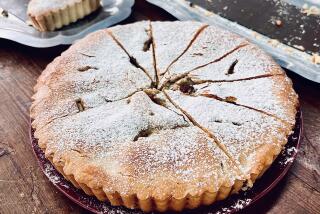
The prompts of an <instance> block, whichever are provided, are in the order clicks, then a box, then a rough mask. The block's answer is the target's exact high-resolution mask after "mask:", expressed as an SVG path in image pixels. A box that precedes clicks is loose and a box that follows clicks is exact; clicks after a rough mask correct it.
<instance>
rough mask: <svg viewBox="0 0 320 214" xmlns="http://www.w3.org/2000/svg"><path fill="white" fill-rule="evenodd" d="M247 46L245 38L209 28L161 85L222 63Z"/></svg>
mask: <svg viewBox="0 0 320 214" xmlns="http://www.w3.org/2000/svg"><path fill="white" fill-rule="evenodd" d="M221 44H223V45H221ZM246 45H248V42H247V41H246V40H245V39H244V38H242V37H239V36H237V35H235V34H232V33H230V32H228V31H225V30H222V29H221V28H218V27H216V26H209V27H207V28H205V29H204V30H203V31H202V32H201V33H200V34H199V36H198V37H197V38H196V39H195V40H194V42H193V43H192V45H191V46H190V48H189V49H188V50H187V51H186V52H185V53H184V54H183V55H182V56H181V57H180V58H179V60H177V61H176V62H174V63H173V64H172V65H171V66H170V67H169V68H168V70H167V72H166V74H165V75H164V78H163V80H162V81H161V83H160V84H164V83H165V82H166V81H167V80H168V79H170V78H172V77H173V76H177V75H181V74H184V73H186V72H190V71H192V70H194V69H197V68H198V67H202V66H205V65H207V64H209V63H214V62H216V61H220V60H222V59H223V58H225V57H227V56H228V55H230V54H232V53H233V52H236V51H237V50H239V49H241V48H243V47H245V46H246Z"/></svg>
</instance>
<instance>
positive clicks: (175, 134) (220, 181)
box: [31, 22, 296, 211]
mask: <svg viewBox="0 0 320 214" xmlns="http://www.w3.org/2000/svg"><path fill="white" fill-rule="evenodd" d="M136 25H137V26H136ZM150 26H151V28H150V29H151V31H150V32H146V29H148V28H147V27H149V23H148V22H142V23H137V24H134V25H132V26H131V25H126V26H123V27H116V28H112V29H109V30H107V31H99V32H96V33H93V34H92V35H90V36H88V37H86V38H85V39H83V40H81V41H79V42H78V43H76V44H75V45H73V46H72V47H71V48H70V49H69V50H67V51H66V52H65V53H63V54H62V56H61V57H59V58H57V59H56V60H55V61H54V62H53V63H52V64H50V65H49V66H48V68H47V69H46V70H45V71H44V73H43V75H41V77H40V78H39V80H38V84H37V85H36V87H35V90H36V94H35V96H34V99H35V101H34V103H33V106H32V109H31V116H32V117H33V118H34V122H33V127H34V128H36V131H35V136H36V138H38V139H39V141H38V142H39V146H40V147H41V148H42V149H44V150H45V154H46V157H48V158H49V159H50V160H52V161H53V164H54V165H55V166H56V167H58V168H59V170H60V171H62V172H63V173H64V174H65V175H67V176H71V181H73V180H72V179H73V178H74V180H75V181H73V182H76V183H77V184H79V185H80V186H81V187H82V188H83V189H84V190H85V191H86V192H87V194H90V191H94V190H95V191H100V193H101V194H107V197H108V198H106V196H101V195H99V196H97V197H98V198H101V197H102V199H103V200H110V202H111V203H112V204H113V205H125V206H126V207H128V208H134V207H136V206H137V204H139V205H140V202H142V201H139V202H138V203H129V202H128V201H126V200H127V199H126V198H127V197H129V196H130V197H135V195H137V196H138V199H139V200H140V199H143V200H148V198H150V197H152V198H153V199H154V200H155V202H151V201H148V206H151V204H152V203H157V202H158V201H159V200H160V201H161V203H163V202H162V201H171V202H165V204H164V208H159V207H158V206H157V207H156V209H157V210H159V211H160V210H162V211H164V210H167V209H175V210H181V209H182V208H184V205H183V206H182V207H178V206H175V205H170V206H169V205H168V204H166V203H175V202H174V201H175V200H180V199H181V200H186V199H187V198H186V197H189V196H192V197H195V198H201V197H202V196H203V194H204V193H205V192H206V194H207V193H208V192H209V193H210V196H209V197H210V201H209V202H206V203H204V204H207V203H212V202H213V201H214V200H215V199H217V200H219V199H224V198H226V197H227V196H228V195H229V194H230V193H235V192H237V191H238V190H239V189H240V188H241V186H242V185H243V182H245V181H246V180H248V183H249V184H251V183H252V182H253V181H254V179H255V177H252V175H256V176H257V175H260V173H261V172H262V171H263V170H264V169H265V166H268V165H269V164H271V162H272V160H273V158H274V157H275V156H276V155H277V154H278V153H279V152H280V150H281V147H282V146H283V145H284V144H285V143H286V142H287V137H288V135H289V133H290V131H291V128H292V127H291V126H290V125H288V124H287V123H284V122H283V121H280V120H279V119H276V118H275V117H274V116H270V115H266V114H263V113H261V112H258V111H256V110H253V109H250V108H249V107H242V106H237V105H235V104H231V103H226V102H223V101H218V100H216V99H214V97H213V98H207V97H203V96H201V94H197V93H194V92H193V89H194V88H193V87H196V89H197V87H198V86H192V85H193V84H199V82H200V83H201V81H204V82H214V80H213V77H212V76H211V77H210V79H209V80H207V79H201V78H200V79H197V80H195V78H194V76H193V75H191V72H196V71H199V70H200V69H201V68H204V67H206V66H207V65H206V64H207V63H209V64H208V66H211V65H213V64H215V63H219V62H221V61H223V60H225V59H227V58H228V57H229V56H232V55H233V54H235V55H236V54H238V55H236V56H240V58H241V57H243V58H241V59H239V60H238V59H237V61H236V63H234V62H232V63H233V65H231V67H232V72H229V70H230V68H229V69H228V75H231V74H233V73H234V72H237V73H240V72H239V71H238V70H237V68H238V67H239V68H240V71H246V70H247V69H246V68H250V69H249V73H250V75H251V74H252V73H254V72H255V71H256V70H255V69H256V68H259V66H260V67H261V68H263V69H262V70H263V71H262V72H270V73H269V74H270V75H269V76H272V75H273V73H272V72H275V73H276V72H277V71H279V73H280V74H281V75H282V74H283V73H282V71H281V70H280V68H279V67H277V66H276V65H275V66H274V69H272V68H270V67H267V68H265V67H263V66H261V64H263V63H265V64H266V65H271V67H272V65H273V61H272V60H270V59H269V58H268V57H265V55H262V59H260V62H259V63H260V64H259V63H257V64H258V66H256V67H255V66H254V64H255V63H253V65H251V64H250V63H248V64H249V65H247V64H246V60H248V59H251V58H254V57H251V56H250V53H251V51H252V54H253V55H254V54H256V55H259V53H260V52H259V51H256V50H255V47H253V46H251V49H248V50H247V52H244V53H245V54H240V53H239V52H240V51H241V50H242V49H244V50H246V49H245V48H247V47H250V45H248V44H247V42H246V41H245V40H244V39H241V38H239V37H237V36H235V35H233V34H230V33H227V32H224V31H222V30H221V29H218V28H215V27H208V28H205V27H204V26H206V25H203V24H200V23H197V22H173V23H169V22H164V23H160V22H156V23H151V25H150ZM160 27H162V28H161V29H160ZM122 28H123V29H124V30H123V32H122ZM155 28H157V29H155ZM150 29H149V30H150ZM192 29H193V30H192ZM207 29H209V30H208V31H206V30H207ZM110 32H111V33H110ZM129 32H137V35H139V34H143V35H145V37H143V38H142V37H140V36H137V38H134V37H133V40H132V41H130V40H129V36H128V33H129ZM182 32H184V33H187V34H186V35H191V36H190V38H189V37H188V36H186V35H184V36H183V35H182ZM190 32H191V33H190ZM148 34H150V35H152V37H151V39H152V42H150V41H149V40H148V39H150V35H148ZM215 34H218V36H219V35H220V37H216V36H217V35H215ZM180 37H184V40H179V38H180ZM139 39H142V40H139ZM146 39H147V40H146ZM178 40H179V41H178ZM145 42H147V49H149V51H151V52H149V53H145V50H146V49H145V47H146V46H145ZM220 44H225V45H224V46H221V45H220ZM154 45H155V46H154ZM185 45H186V47H184V46H185ZM178 46H179V48H180V49H179V48H177V47H178ZM140 48H143V49H142V50H141V49H140ZM199 48H200V49H201V50H204V51H203V52H201V53H200V54H199V53H196V52H197V51H198V50H199ZM152 50H155V59H156V63H155V64H156V65H158V63H157V60H160V61H161V60H166V62H168V63H169V65H170V64H171V63H173V64H172V65H173V66H172V67H170V69H171V68H175V66H176V65H178V64H179V63H180V66H179V67H177V68H179V69H180V67H181V69H180V70H179V69H177V73H171V70H169V71H168V72H167V73H165V77H164V78H163V79H164V80H167V79H170V78H171V77H172V78H175V77H176V75H180V74H183V75H184V74H187V75H189V76H188V77H189V78H190V81H189V83H188V84H191V85H188V84H187V85H184V86H183V85H180V84H182V82H176V81H172V82H168V83H169V85H168V87H167V86H166V87H164V88H163V87H161V86H160V87H159V85H157V83H158V82H157V81H155V82H153V84H152V83H151V79H152V78H150V73H146V71H147V69H146V67H144V66H146V64H145V63H148V60H149V63H150V64H149V65H148V66H151V65H153V63H154V61H153V53H152ZM157 50H161V51H159V52H157ZM147 51H148V50H147ZM147 51H146V52H147ZM143 54H146V55H145V56H143ZM190 54H191V55H194V56H195V59H197V60H196V61H194V58H193V57H191V56H190ZM243 55H244V56H243ZM246 55H248V56H250V57H251V58H250V57H247V56H246ZM169 58H170V60H172V61H171V62H170V60H168V59H169ZM171 58H172V59H171ZM240 61H241V63H240ZM181 63H182V64H181ZM197 63H198V64H197ZM195 64H196V65H195ZM194 65H195V66H196V67H194V68H196V69H194V68H193V67H192V66H194ZM243 65H244V66H245V67H241V66H243ZM263 65H264V64H263ZM188 66H189V67H188ZM190 66H191V67H190ZM237 66H238V67H237ZM250 66H251V67H252V68H251V67H250ZM141 67H143V68H141ZM151 67H152V66H151ZM198 67H199V69H198ZM200 67H201V68H200ZM188 69H191V70H190V72H187V73H185V71H186V70H187V71H188ZM266 70H267V71H266ZM216 71H217V70H216ZM158 72H159V70H158ZM279 73H277V74H279ZM157 77H160V78H162V76H161V75H160V76H157ZM167 77H168V78H167ZM250 77H252V76H250ZM253 77H256V76H253ZM161 81H163V80H161V79H160V83H161ZM197 81H198V82H197ZM247 82H248V84H249V85H252V83H251V80H249V81H247ZM175 83H176V84H175ZM170 84H171V86H172V87H171V86H170ZM185 84H186V83H185ZM212 84H214V83H212ZM226 84H233V83H230V82H228V83H226ZM288 85H289V86H288V87H291V85H290V84H288ZM239 87H241V86H237V88H239ZM252 87H253V88H254V87H256V85H253V86H252ZM168 88H172V89H175V90H176V91H172V90H169V91H168V92H167V93H168V94H169V96H168V95H167V94H166V93H164V90H167V89H168ZM188 88H189V89H190V90H189V89H188ZM231 88H232V86H231ZM178 89H180V90H181V91H183V92H184V93H186V94H187V93H189V92H190V93H191V94H192V95H191V96H190V95H186V94H183V93H181V92H179V91H178ZM259 89H260V88H259ZM261 90H268V88H266V89H261ZM277 90H278V89H277V88H276V89H275V91H276V92H277ZM278 91H279V90H278ZM284 91H285V90H284ZM276 92H275V94H276ZM287 92H288V91H285V92H284V94H285V93H287ZM241 96H242V94H241ZM243 96H244V97H245V95H243ZM294 98H296V97H294ZM294 98H293V99H294ZM271 99H273V97H272V98H271ZM279 105H282V104H281V103H280V104H279ZM289 105H290V104H289ZM251 108H252V107H251ZM294 114H295V112H294ZM209 145H210V148H209V147H208V146H209ZM212 148H213V150H212ZM213 154H214V155H213ZM225 167H226V168H225ZM212 180H214V181H216V182H212ZM251 181H252V182H251ZM83 185H86V186H87V187H89V188H90V189H91V190H90V191H89V190H88V189H86V186H83ZM76 186H77V185H76ZM88 191H89V192H88ZM100 193H99V194H100ZM110 194H111V195H110ZM110 197H112V198H110ZM114 197H119V198H121V199H115V198H114ZM195 198H193V199H190V198H188V202H187V204H186V205H185V206H186V207H193V208H194V207H197V206H199V205H200V204H201V201H198V202H196V204H195V205H192V200H197V199H195ZM115 200H116V201H115ZM189 200H191V201H189ZM171 206H172V207H171ZM139 208H141V209H144V208H143V207H142V206H140V207H139ZM146 209H147V210H150V208H146Z"/></svg>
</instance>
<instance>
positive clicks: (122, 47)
mask: <svg viewBox="0 0 320 214" xmlns="http://www.w3.org/2000/svg"><path fill="white" fill-rule="evenodd" d="M107 34H108V35H109V36H111V38H112V39H113V41H115V42H116V43H117V45H118V46H119V47H120V48H121V49H122V50H123V51H124V52H125V53H126V54H127V56H128V57H129V60H130V63H131V64H132V65H134V66H135V67H137V68H139V69H140V70H142V71H143V73H144V74H145V75H147V77H148V78H149V79H150V80H151V82H152V85H154V84H155V82H154V80H153V79H152V77H151V76H150V74H149V73H148V72H147V70H146V69H145V68H143V67H142V66H141V65H140V64H139V62H138V61H137V59H136V58H134V57H133V56H131V55H130V54H129V52H128V51H127V50H126V49H125V47H124V46H123V45H122V43H121V42H120V41H119V40H118V39H117V38H116V37H115V35H114V34H113V33H112V32H111V31H110V30H107Z"/></svg>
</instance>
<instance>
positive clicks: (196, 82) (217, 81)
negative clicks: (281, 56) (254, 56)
mask: <svg viewBox="0 0 320 214" xmlns="http://www.w3.org/2000/svg"><path fill="white" fill-rule="evenodd" d="M274 76H284V74H280V73H279V74H262V75H257V76H252V77H246V78H241V79H233V80H193V81H194V82H195V85H200V84H204V83H223V82H240V81H248V80H255V79H261V78H268V77H274ZM191 77H192V76H191ZM182 78H183V77H182ZM180 79H181V78H180ZM177 81H178V80H177ZM206 87H207V86H205V87H203V88H206Z"/></svg>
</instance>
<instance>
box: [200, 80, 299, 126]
mask: <svg viewBox="0 0 320 214" xmlns="http://www.w3.org/2000/svg"><path fill="white" fill-rule="evenodd" d="M195 89H196V94H199V95H200V94H203V95H216V96H218V97H220V98H222V99H224V100H226V101H227V100H228V99H233V102H235V103H236V104H240V105H245V106H250V107H252V108H255V109H257V110H261V111H264V112H266V113H268V114H271V115H274V116H276V117H277V118H280V119H282V120H283V121H286V122H288V123H290V124H294V123H295V112H296V108H297V103H296V102H297V95H296V93H295V92H294V91H293V89H292V86H291V81H290V80H289V79H288V77H286V76H282V75H281V76H272V77H265V78H259V79H252V80H245V81H235V82H216V83H204V84H199V85H195Z"/></svg>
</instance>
